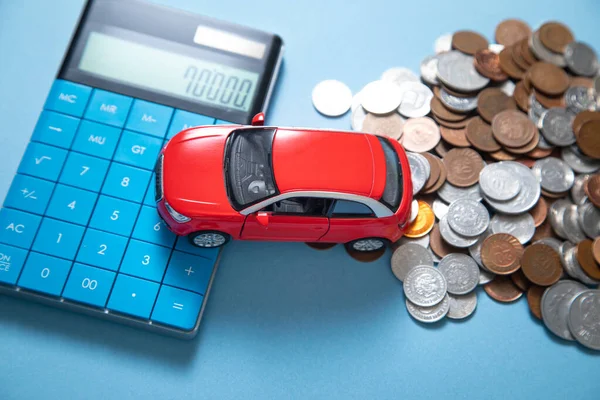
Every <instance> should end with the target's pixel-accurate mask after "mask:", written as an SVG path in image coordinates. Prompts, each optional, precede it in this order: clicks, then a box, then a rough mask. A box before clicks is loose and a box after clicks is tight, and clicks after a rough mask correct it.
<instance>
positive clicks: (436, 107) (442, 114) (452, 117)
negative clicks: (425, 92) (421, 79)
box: [430, 96, 467, 122]
mask: <svg viewBox="0 0 600 400" xmlns="http://www.w3.org/2000/svg"><path fill="white" fill-rule="evenodd" d="M430 106H431V112H432V113H433V116H434V117H438V118H440V119H442V120H445V121H450V122H457V121H462V120H464V119H466V118H467V117H466V116H465V115H464V114H457V113H454V112H452V111H450V110H448V109H447V108H446V107H445V106H444V104H442V102H441V101H440V100H439V99H438V98H437V97H435V96H434V97H433V98H432V99H431V103H430Z"/></svg>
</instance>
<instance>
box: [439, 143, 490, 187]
mask: <svg viewBox="0 0 600 400" xmlns="http://www.w3.org/2000/svg"><path fill="white" fill-rule="evenodd" d="M443 162H444V165H445V166H446V170H447V171H448V176H447V178H446V179H447V180H448V182H450V183H451V184H453V185H454V186H458V187H468V186H472V185H474V184H476V183H477V182H478V181H479V173H480V172H481V170H482V169H483V167H484V164H483V159H482V158H481V156H480V155H479V154H478V153H477V152H476V151H475V150H472V149H466V148H465V149H452V150H450V151H449V152H448V154H446V156H445V157H444V159H443Z"/></svg>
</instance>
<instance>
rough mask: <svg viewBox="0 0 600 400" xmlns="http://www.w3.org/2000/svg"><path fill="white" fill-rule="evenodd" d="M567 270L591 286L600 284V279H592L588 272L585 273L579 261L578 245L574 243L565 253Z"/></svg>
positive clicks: (564, 264)
mask: <svg viewBox="0 0 600 400" xmlns="http://www.w3.org/2000/svg"><path fill="white" fill-rule="evenodd" d="M563 266H564V267H565V271H567V273H568V274H569V276H571V277H572V278H574V279H577V280H579V281H581V282H583V283H584V284H586V285H589V286H597V285H598V284H600V281H597V280H595V279H592V278H591V277H590V276H588V274H586V273H585V271H584V270H583V268H581V265H580V264H579V261H577V247H576V246H575V245H573V246H572V247H570V248H569V249H568V250H566V251H565V253H564V263H563Z"/></svg>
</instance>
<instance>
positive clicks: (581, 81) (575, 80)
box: [569, 76, 594, 89]
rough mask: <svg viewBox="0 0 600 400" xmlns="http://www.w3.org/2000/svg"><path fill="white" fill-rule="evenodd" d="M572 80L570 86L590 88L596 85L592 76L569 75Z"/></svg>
mask: <svg viewBox="0 0 600 400" xmlns="http://www.w3.org/2000/svg"><path fill="white" fill-rule="evenodd" d="M569 79H570V80H571V81H570V82H569V86H571V87H572V86H583V87H586V88H588V89H592V88H593V87H594V80H593V79H591V78H586V77H584V76H569Z"/></svg>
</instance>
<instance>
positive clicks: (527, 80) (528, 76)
mask: <svg viewBox="0 0 600 400" xmlns="http://www.w3.org/2000/svg"><path fill="white" fill-rule="evenodd" d="M522 82H523V87H524V88H525V90H526V91H527V94H531V92H532V91H533V85H532V84H531V73H530V72H529V70H528V71H526V72H525V74H524V75H523V80H522Z"/></svg>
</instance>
